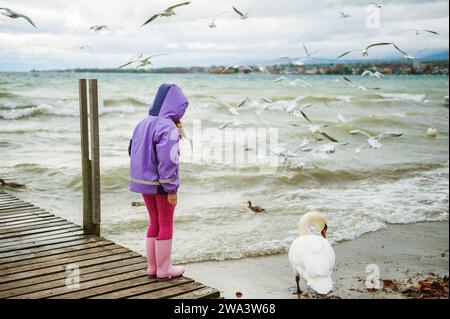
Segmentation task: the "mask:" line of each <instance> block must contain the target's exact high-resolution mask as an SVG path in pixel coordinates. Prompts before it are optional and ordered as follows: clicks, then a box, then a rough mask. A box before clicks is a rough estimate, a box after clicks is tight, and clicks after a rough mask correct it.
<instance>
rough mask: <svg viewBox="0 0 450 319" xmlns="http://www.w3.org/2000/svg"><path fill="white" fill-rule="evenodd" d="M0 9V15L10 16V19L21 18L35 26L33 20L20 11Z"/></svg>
mask: <svg viewBox="0 0 450 319" xmlns="http://www.w3.org/2000/svg"><path fill="white" fill-rule="evenodd" d="M0 11H1V12H0V13H1V14H2V15H4V16H5V17H8V18H11V19H18V18H23V19H25V20H27V21H28V22H29V23H30V24H31V25H32V26H33V27H35V28H37V27H36V25H35V24H34V22H33V20H31V18H30V17H28V16H26V15H24V14H22V13H19V12H15V11H13V10H11V9H8V8H0Z"/></svg>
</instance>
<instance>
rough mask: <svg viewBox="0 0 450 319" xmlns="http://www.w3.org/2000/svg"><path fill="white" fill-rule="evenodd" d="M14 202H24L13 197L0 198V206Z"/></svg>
mask: <svg viewBox="0 0 450 319" xmlns="http://www.w3.org/2000/svg"><path fill="white" fill-rule="evenodd" d="M14 203H17V204H23V203H24V202H23V201H21V200H18V199H14V198H13V199H9V200H7V199H4V200H0V207H3V206H9V205H11V204H14Z"/></svg>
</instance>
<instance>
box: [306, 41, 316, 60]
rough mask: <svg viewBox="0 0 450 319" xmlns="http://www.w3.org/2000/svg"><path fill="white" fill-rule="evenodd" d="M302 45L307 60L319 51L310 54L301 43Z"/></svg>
mask: <svg viewBox="0 0 450 319" xmlns="http://www.w3.org/2000/svg"><path fill="white" fill-rule="evenodd" d="M302 44H303V49H304V50H305V53H306V57H307V58H311V57H312V56H313V55H314V54H316V53H319V51H314V52H310V51H309V50H308V48H307V47H306V45H305V44H304V43H302Z"/></svg>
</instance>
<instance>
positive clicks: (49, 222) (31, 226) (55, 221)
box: [0, 218, 73, 235]
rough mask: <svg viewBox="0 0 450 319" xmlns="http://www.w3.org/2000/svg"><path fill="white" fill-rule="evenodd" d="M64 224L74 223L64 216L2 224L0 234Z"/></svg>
mask: <svg viewBox="0 0 450 319" xmlns="http://www.w3.org/2000/svg"><path fill="white" fill-rule="evenodd" d="M62 225H72V226H73V223H71V222H68V221H67V220H65V219H62V218H54V219H53V220H44V221H37V222H33V223H30V224H26V225H10V226H4V227H3V226H0V235H4V234H10V233H22V232H26V231H29V230H35V229H41V228H49V227H56V226H62Z"/></svg>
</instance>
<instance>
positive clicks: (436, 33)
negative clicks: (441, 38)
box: [404, 29, 440, 35]
mask: <svg viewBox="0 0 450 319" xmlns="http://www.w3.org/2000/svg"><path fill="white" fill-rule="evenodd" d="M411 31H412V32H415V33H416V35H420V34H421V33H422V32H424V33H430V34H434V35H440V34H439V32H436V31H433V30H426V29H425V30H420V29H409V30H404V32H411Z"/></svg>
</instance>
